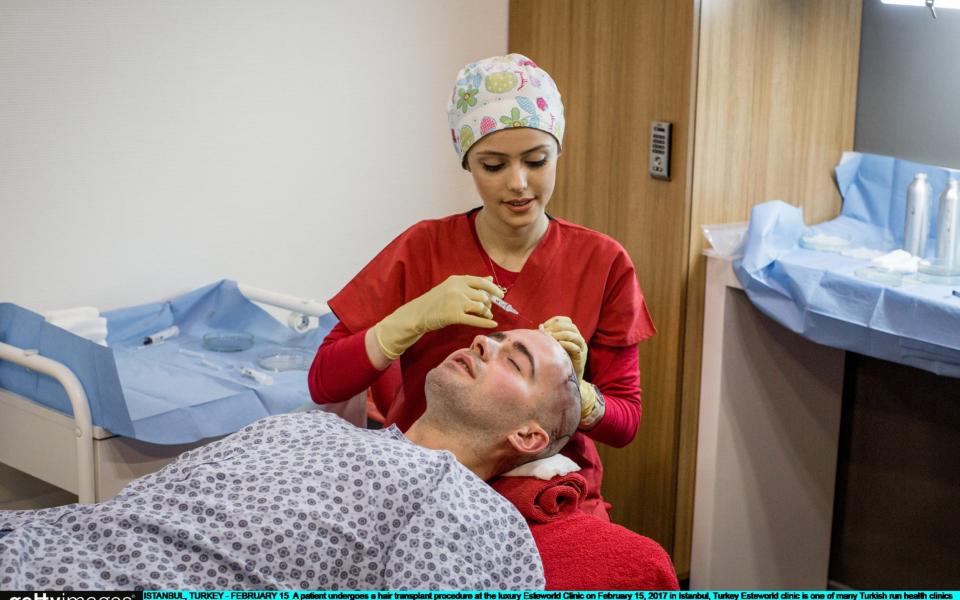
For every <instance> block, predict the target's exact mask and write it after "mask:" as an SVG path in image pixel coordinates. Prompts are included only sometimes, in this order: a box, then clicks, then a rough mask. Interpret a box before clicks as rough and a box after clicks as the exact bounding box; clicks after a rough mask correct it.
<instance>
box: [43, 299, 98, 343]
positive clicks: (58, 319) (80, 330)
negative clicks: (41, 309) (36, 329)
mask: <svg viewBox="0 0 960 600" xmlns="http://www.w3.org/2000/svg"><path fill="white" fill-rule="evenodd" d="M44 316H45V317H46V319H47V322H49V323H50V324H51V325H56V326H57V327H59V328H61V329H66V330H67V331H69V332H70V333H73V334H74V335H79V336H80V337H83V338H86V339H88V340H90V341H91V342H94V343H96V344H100V345H101V346H106V345H107V343H106V340H107V320H106V319H105V318H104V317H101V316H100V311H98V310H97V309H95V308H93V307H90V306H81V307H78V308H68V309H65V310H51V311H47V312H45V313H44Z"/></svg>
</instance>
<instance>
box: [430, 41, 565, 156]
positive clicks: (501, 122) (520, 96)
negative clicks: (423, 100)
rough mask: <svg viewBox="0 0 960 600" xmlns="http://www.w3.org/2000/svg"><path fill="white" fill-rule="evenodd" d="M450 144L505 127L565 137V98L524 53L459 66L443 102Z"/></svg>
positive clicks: (461, 147)
mask: <svg viewBox="0 0 960 600" xmlns="http://www.w3.org/2000/svg"><path fill="white" fill-rule="evenodd" d="M447 118H448V120H449V121H450V133H451V134H452V135H453V147H454V149H455V150H456V151H457V155H458V156H459V157H460V163H461V164H465V163H466V155H467V151H468V150H469V149H470V146H472V145H473V144H474V143H476V141H477V140H479V139H480V138H482V137H483V136H485V135H487V134H490V133H493V132H494V131H499V130H500V129H506V128H508V127H533V128H535V129H541V130H543V131H546V132H547V133H549V134H551V135H552V136H553V137H555V138H556V139H557V146H560V143H561V141H562V140H563V103H562V102H561V101H560V90H558V89H557V84H555V83H554V82H553V79H552V78H551V77H550V75H549V74H548V73H547V72H546V71H544V70H543V69H541V68H540V67H538V66H537V63H535V62H533V61H532V60H530V59H529V58H527V57H526V56H524V55H522V54H508V55H506V56H493V57H490V58H485V59H483V60H480V61H477V62H473V63H470V64H469V65H467V66H465V67H464V68H463V69H461V70H460V73H459V74H458V75H457V83H456V84H455V85H454V86H453V93H452V94H451V95H450V102H449V103H448V104H447Z"/></svg>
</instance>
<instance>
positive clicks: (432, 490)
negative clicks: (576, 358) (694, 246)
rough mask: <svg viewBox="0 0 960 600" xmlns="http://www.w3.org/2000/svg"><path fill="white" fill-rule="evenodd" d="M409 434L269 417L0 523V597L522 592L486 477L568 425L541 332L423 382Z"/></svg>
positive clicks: (523, 567) (532, 568)
mask: <svg viewBox="0 0 960 600" xmlns="http://www.w3.org/2000/svg"><path fill="white" fill-rule="evenodd" d="M426 398H427V410H426V412H425V413H424V415H423V416H422V417H421V418H420V419H419V420H418V421H417V422H416V423H414V424H413V426H411V427H410V429H409V430H408V431H407V434H406V436H404V434H403V433H401V432H400V431H399V430H398V429H397V428H396V427H390V428H388V429H385V430H380V431H368V430H363V429H358V428H356V427H354V426H352V425H350V424H348V423H347V422H346V421H343V420H341V419H339V418H338V417H335V416H333V415H329V414H326V413H322V412H310V413H297V414H288V415H280V416H276V417H268V418H265V419H262V420H260V421H257V422H256V423H253V424H252V425H249V426H248V427H246V428H244V429H242V430H240V431H238V432H237V433H235V434H233V435H231V436H229V437H227V438H224V439H223V440H220V441H217V442H213V443H211V444H208V445H206V446H204V447H202V448H199V449H197V450H193V451H191V452H188V453H186V454H184V455H182V456H181V457H180V458H178V459H177V460H176V461H175V462H173V463H172V464H170V465H168V466H167V467H165V468H163V469H162V470H160V471H158V472H157V473H153V474H151V475H147V476H145V477H142V478H140V479H137V480H136V481H134V482H132V483H131V484H130V485H128V486H127V487H126V488H125V489H124V490H123V491H122V492H121V493H120V494H119V495H118V496H117V497H116V498H113V499H112V500H109V501H107V502H103V503H100V504H95V505H77V504H74V505H69V506H62V507H57V508H52V509H45V510H36V511H11V512H0V589H51V588H54V589H64V588H70V589H127V588H147V589H182V588H187V589H230V588H234V589H237V588H260V589H262V588H280V589H530V588H542V587H543V586H544V577H543V567H542V564H541V561H540V557H539V554H538V552H537V547H536V545H535V544H534V540H533V538H532V537H531V534H530V530H529V529H528V527H527V525H526V523H525V521H524V519H523V517H522V516H521V515H520V514H519V513H518V512H517V510H516V509H515V508H514V507H513V506H512V505H511V504H510V503H509V502H508V501H507V500H505V499H504V498H503V497H502V496H500V495H499V494H497V492H495V491H494V490H493V489H492V488H491V487H489V486H488V485H487V484H486V483H484V480H486V479H489V478H491V477H494V476H496V475H498V474H500V473H503V472H505V471H507V470H509V469H512V468H513V467H515V466H517V465H521V464H524V463H526V462H528V461H531V460H534V459H538V458H543V457H547V456H550V455H552V454H555V453H556V452H557V451H558V450H559V449H560V448H561V447H562V446H563V444H564V443H565V442H566V440H567V439H568V438H569V436H570V435H571V434H572V433H573V431H574V430H575V428H576V426H577V423H578V420H579V415H580V408H579V402H580V399H579V392H578V387H577V382H576V380H575V377H574V376H573V366H572V364H571V362H570V360H569V358H568V357H567V355H566V353H565V352H564V350H563V349H562V348H561V346H560V345H559V344H558V343H557V342H556V341H554V340H553V338H552V337H550V336H549V335H546V334H544V333H542V332H539V331H535V330H517V331H511V332H506V333H496V334H492V335H490V336H479V337H477V338H476V339H475V340H474V342H473V344H472V345H471V346H470V348H466V349H462V350H458V351H456V352H454V353H453V354H451V355H450V356H449V357H447V359H446V360H445V361H444V362H443V363H441V364H440V365H439V366H438V367H437V368H435V369H434V370H433V371H431V372H430V373H429V375H428V376H427V380H426Z"/></svg>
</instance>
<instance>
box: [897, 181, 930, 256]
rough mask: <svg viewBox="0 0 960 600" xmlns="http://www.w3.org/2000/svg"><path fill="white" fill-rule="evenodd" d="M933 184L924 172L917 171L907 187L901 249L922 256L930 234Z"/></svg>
mask: <svg viewBox="0 0 960 600" xmlns="http://www.w3.org/2000/svg"><path fill="white" fill-rule="evenodd" d="M932 202H933V186H931V185H930V182H929V181H927V174H926V173H917V174H916V175H915V176H914V178H913V182H912V183H911V184H910V185H909V186H908V187H907V212H906V214H905V215H904V219H903V249H904V250H906V251H907V252H909V253H910V254H912V255H914V256H919V257H920V258H923V254H924V253H925V252H926V251H927V237H928V236H929V235H930V204H931V203H932Z"/></svg>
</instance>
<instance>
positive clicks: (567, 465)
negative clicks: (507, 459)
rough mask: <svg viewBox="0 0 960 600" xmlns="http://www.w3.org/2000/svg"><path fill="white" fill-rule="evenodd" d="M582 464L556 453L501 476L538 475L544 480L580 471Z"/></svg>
mask: <svg viewBox="0 0 960 600" xmlns="http://www.w3.org/2000/svg"><path fill="white" fill-rule="evenodd" d="M579 470H580V465H578V464H577V463H575V462H573V461H572V460H570V459H569V458H567V457H566V456H564V455H562V454H554V455H553V456H551V457H550V458H541V459H540V460H534V461H531V462H528V463H526V464H523V465H520V466H519V467H517V468H515V469H512V470H510V471H507V472H506V473H504V474H503V475H502V476H501V477H536V478H537V479H543V480H544V481H547V480H550V479H553V478H554V477H555V476H557V475H566V474H567V473H572V472H574V471H579Z"/></svg>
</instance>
